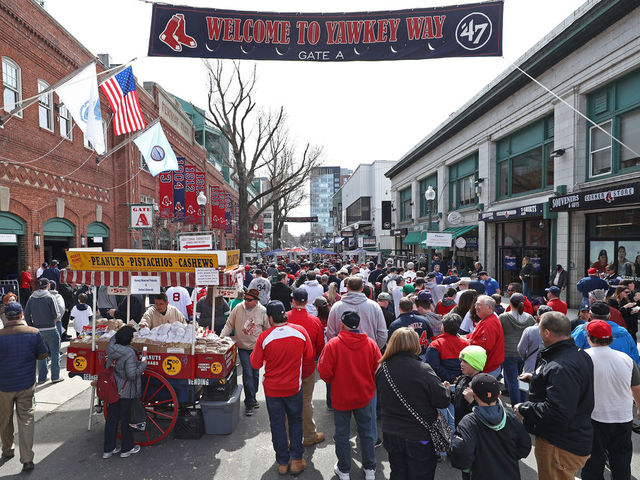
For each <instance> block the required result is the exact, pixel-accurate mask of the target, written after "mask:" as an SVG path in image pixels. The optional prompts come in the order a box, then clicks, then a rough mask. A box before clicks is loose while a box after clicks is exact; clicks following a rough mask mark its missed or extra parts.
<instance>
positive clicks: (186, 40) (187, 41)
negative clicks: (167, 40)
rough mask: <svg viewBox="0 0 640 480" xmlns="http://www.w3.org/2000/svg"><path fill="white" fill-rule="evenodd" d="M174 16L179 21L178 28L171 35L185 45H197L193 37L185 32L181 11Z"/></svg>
mask: <svg viewBox="0 0 640 480" xmlns="http://www.w3.org/2000/svg"><path fill="white" fill-rule="evenodd" d="M174 17H178V19H179V22H180V23H179V24H178V28H177V29H176V31H175V32H174V34H173V36H174V37H175V38H176V39H177V40H178V41H179V42H180V43H181V44H182V45H184V46H185V47H189V48H194V47H196V46H198V43H197V42H196V41H195V39H194V38H193V37H190V36H189V35H187V34H186V33H185V21H184V15H183V14H182V13H177V14H176V15H174Z"/></svg>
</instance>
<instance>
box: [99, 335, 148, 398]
mask: <svg viewBox="0 0 640 480" xmlns="http://www.w3.org/2000/svg"><path fill="white" fill-rule="evenodd" d="M107 359H108V360H111V361H112V362H115V365H114V367H113V376H114V377H115V379H116V385H117V387H118V392H119V393H120V397H121V398H138V397H139V396H140V395H142V389H141V382H140V377H141V376H142V373H143V372H144V371H145V370H146V369H147V364H146V363H142V362H139V361H138V353H137V352H136V351H135V350H134V349H133V347H132V346H130V345H120V344H118V343H116V336H115V335H114V336H113V337H111V340H109V346H108V347H107ZM125 381H126V383H125Z"/></svg>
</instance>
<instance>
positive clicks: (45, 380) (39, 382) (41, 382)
mask: <svg viewBox="0 0 640 480" xmlns="http://www.w3.org/2000/svg"><path fill="white" fill-rule="evenodd" d="M45 383H47V379H46V378H45V379H44V380H38V385H44V384H45Z"/></svg>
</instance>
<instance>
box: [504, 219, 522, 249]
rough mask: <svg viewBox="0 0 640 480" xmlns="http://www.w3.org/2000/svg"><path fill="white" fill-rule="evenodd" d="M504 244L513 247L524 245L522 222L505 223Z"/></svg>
mask: <svg viewBox="0 0 640 480" xmlns="http://www.w3.org/2000/svg"><path fill="white" fill-rule="evenodd" d="M503 225H504V237H503V242H502V245H504V246H506V247H511V246H515V245H522V222H511V223H505V224H503Z"/></svg>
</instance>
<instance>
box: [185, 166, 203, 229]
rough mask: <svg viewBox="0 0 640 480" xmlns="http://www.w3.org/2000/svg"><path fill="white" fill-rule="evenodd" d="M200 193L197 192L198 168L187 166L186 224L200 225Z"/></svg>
mask: <svg viewBox="0 0 640 480" xmlns="http://www.w3.org/2000/svg"><path fill="white" fill-rule="evenodd" d="M197 198H198V192H196V167H194V166H193V165H185V167H184V203H185V223H198V222H199V221H200V216H199V215H198V210H199V207H198V200H197Z"/></svg>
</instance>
